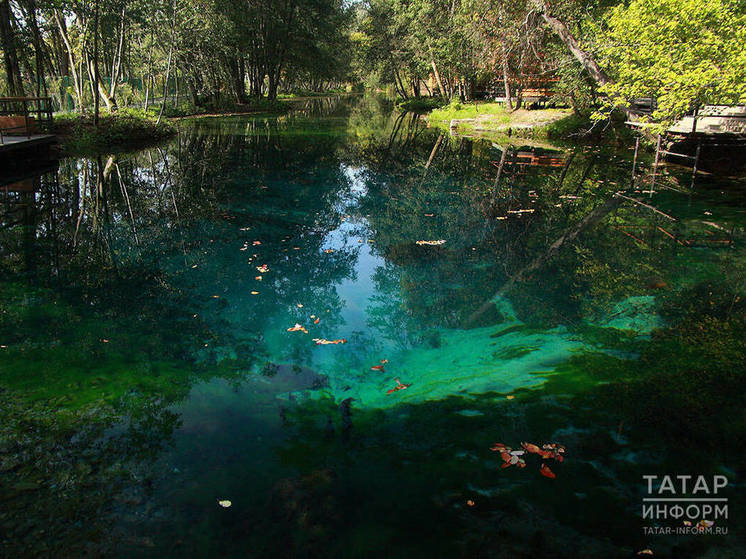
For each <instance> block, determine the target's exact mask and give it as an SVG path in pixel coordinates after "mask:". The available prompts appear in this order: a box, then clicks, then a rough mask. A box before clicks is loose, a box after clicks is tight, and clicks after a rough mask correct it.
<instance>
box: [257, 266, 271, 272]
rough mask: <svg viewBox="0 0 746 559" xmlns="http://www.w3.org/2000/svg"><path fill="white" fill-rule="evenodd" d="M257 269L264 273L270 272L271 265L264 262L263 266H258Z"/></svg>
mask: <svg viewBox="0 0 746 559" xmlns="http://www.w3.org/2000/svg"><path fill="white" fill-rule="evenodd" d="M256 269H257V270H259V271H260V272H261V273H263V274H265V273H267V272H269V266H267V265H266V264H262V265H261V266H257V267H256Z"/></svg>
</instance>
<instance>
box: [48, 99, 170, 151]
mask: <svg viewBox="0 0 746 559" xmlns="http://www.w3.org/2000/svg"><path fill="white" fill-rule="evenodd" d="M175 132H176V130H175V128H174V127H173V126H172V125H171V124H169V123H167V122H165V121H161V122H160V123H158V124H156V118H155V117H154V116H151V115H149V114H146V113H145V112H144V111H142V110H137V109H127V110H124V109H123V110H120V111H118V112H117V113H116V114H111V115H102V116H101V118H100V121H99V126H98V127H96V126H95V125H94V123H93V118H92V117H91V116H90V115H83V116H79V115H69V114H68V115H62V116H61V117H57V118H56V119H55V133H57V134H58V135H59V136H60V140H61V143H62V147H63V149H64V150H65V151H66V152H67V153H71V154H87V153H100V152H113V151H120V150H125V149H130V148H133V147H139V146H144V145H148V144H153V143H156V142H159V141H161V140H164V139H166V138H168V137H170V136H172V135H173V134H175Z"/></svg>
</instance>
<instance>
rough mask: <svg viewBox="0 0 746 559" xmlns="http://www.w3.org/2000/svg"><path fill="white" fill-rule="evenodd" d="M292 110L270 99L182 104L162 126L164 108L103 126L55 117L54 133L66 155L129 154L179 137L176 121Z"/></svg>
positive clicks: (104, 118)
mask: <svg viewBox="0 0 746 559" xmlns="http://www.w3.org/2000/svg"><path fill="white" fill-rule="evenodd" d="M289 110H290V106H289V105H288V103H286V102H283V101H280V100H273V101H270V100H268V99H252V100H251V101H250V102H249V103H235V102H229V101H220V102H212V101H205V102H203V103H202V104H200V105H196V106H195V105H193V104H181V105H178V106H175V107H174V106H169V107H166V108H165V109H164V111H163V118H161V121H160V122H158V114H159V112H160V107H157V106H154V107H150V108H149V109H148V110H147V111H145V110H143V109H119V110H118V111H117V112H115V113H102V114H101V115H100V118H99V125H98V127H96V126H95V125H94V124H93V116H92V115H91V114H85V115H81V114H78V113H62V114H58V115H56V116H55V123H54V131H55V134H57V136H58V138H59V141H60V145H61V147H62V151H63V153H64V154H65V155H91V154H95V153H101V152H106V153H110V152H116V151H126V150H129V149H136V148H141V147H145V146H149V145H153V144H157V143H158V142H161V141H163V140H165V139H166V138H169V137H170V136H172V135H174V134H175V133H176V127H175V126H174V125H173V124H172V122H173V121H176V120H180V119H183V118H198V117H204V116H223V115H236V114H257V113H268V114H282V113H285V112H287V111H289Z"/></svg>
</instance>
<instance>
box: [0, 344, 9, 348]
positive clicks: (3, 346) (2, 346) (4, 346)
mask: <svg viewBox="0 0 746 559" xmlns="http://www.w3.org/2000/svg"><path fill="white" fill-rule="evenodd" d="M0 349H8V346H6V345H0Z"/></svg>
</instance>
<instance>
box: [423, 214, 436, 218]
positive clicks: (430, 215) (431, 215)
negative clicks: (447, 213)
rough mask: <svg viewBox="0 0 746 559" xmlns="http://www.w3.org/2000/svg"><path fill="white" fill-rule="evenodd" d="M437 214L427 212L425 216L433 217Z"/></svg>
mask: <svg viewBox="0 0 746 559" xmlns="http://www.w3.org/2000/svg"><path fill="white" fill-rule="evenodd" d="M434 215H435V214H425V217H433V216H434Z"/></svg>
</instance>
